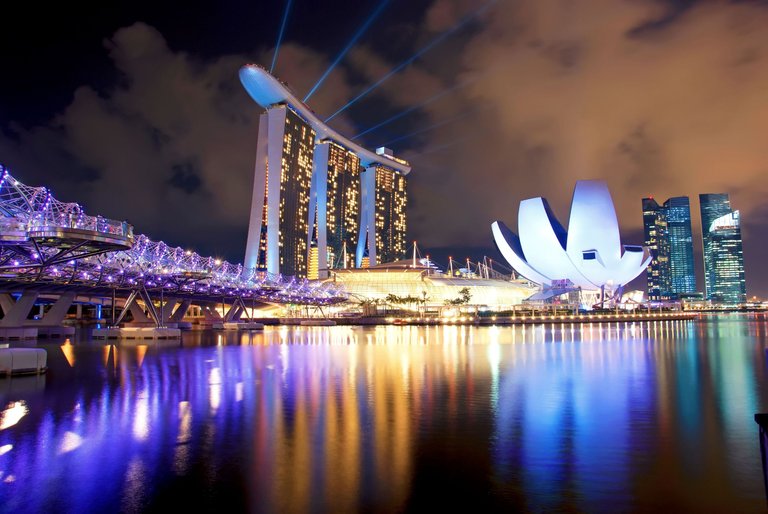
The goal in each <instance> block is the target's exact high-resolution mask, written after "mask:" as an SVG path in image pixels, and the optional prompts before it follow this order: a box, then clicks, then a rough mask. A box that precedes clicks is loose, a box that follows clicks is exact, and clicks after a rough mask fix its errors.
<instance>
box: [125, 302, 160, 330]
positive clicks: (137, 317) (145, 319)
mask: <svg viewBox="0 0 768 514" xmlns="http://www.w3.org/2000/svg"><path fill="white" fill-rule="evenodd" d="M128 310H130V311H131V314H132V315H133V322H134V323H141V324H147V325H148V324H152V325H154V324H155V322H154V321H152V320H151V319H150V318H149V316H147V315H146V313H145V312H144V309H142V308H141V306H140V305H139V304H138V303H137V302H136V301H133V302H131V305H130V306H129V307H128Z"/></svg>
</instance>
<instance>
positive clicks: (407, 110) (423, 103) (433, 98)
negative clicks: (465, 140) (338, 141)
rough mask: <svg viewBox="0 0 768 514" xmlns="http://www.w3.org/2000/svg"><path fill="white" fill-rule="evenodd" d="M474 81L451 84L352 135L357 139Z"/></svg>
mask: <svg viewBox="0 0 768 514" xmlns="http://www.w3.org/2000/svg"><path fill="white" fill-rule="evenodd" d="M474 81H475V79H470V80H467V81H464V82H462V83H460V84H456V85H453V86H451V87H449V88H447V89H444V90H442V91H440V92H439V93H437V94H436V95H432V96H430V97H429V98H427V99H426V100H424V101H423V102H421V103H419V104H417V105H414V106H411V107H409V108H407V109H405V110H404V111H401V112H399V113H397V114H395V115H394V116H390V117H389V118H387V119H386V120H384V121H382V122H380V123H377V124H376V125H374V126H372V127H369V128H367V129H365V130H364V131H362V132H360V133H359V134H357V135H356V136H354V137H352V139H357V138H359V137H362V136H364V135H366V134H368V133H369V132H373V131H374V130H376V129H378V128H381V127H383V126H384V125H387V124H389V123H392V122H393V121H395V120H399V119H400V118H402V117H403V116H406V115H408V114H410V113H412V112H413V111H415V110H417V109H421V108H422V107H426V106H427V105H429V104H431V103H433V102H436V101H437V100H439V99H441V98H442V97H444V96H445V95H447V94H449V93H453V92H454V91H456V90H457V89H461V88H463V87H465V86H467V85H469V84H470V83H472V82H474Z"/></svg>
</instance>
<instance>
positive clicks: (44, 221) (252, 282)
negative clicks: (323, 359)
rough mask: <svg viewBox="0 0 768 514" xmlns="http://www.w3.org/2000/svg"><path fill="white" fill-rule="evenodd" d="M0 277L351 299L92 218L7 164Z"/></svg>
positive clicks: (0, 199) (73, 285) (1, 190)
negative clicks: (20, 177)
mask: <svg viewBox="0 0 768 514" xmlns="http://www.w3.org/2000/svg"><path fill="white" fill-rule="evenodd" d="M0 174H1V178H0V280H1V281H4V282H5V283H6V284H8V283H16V284H19V285H21V284H24V283H26V284H29V283H34V284H35V285H46V284H47V285H51V286H58V288H63V289H78V290H83V291H88V290H92V291H95V290H109V289H112V290H115V289H116V290H135V289H137V288H140V287H144V288H146V289H147V290H149V291H153V290H154V291H158V292H159V291H162V292H163V293H165V294H166V295H170V296H176V297H188V298H193V299H196V300H203V301H204V300H210V301H217V300H221V299H222V298H226V297H229V298H241V299H252V300H257V301H262V302H269V303H283V304H289V303H290V304H305V305H329V304H335V303H340V302H343V301H346V300H347V295H346V294H345V293H344V292H343V291H342V290H341V289H339V288H337V287H333V286H332V285H330V284H321V283H317V282H310V281H307V280H300V279H295V278H292V277H283V276H282V275H277V276H275V275H270V274H268V273H266V272H265V271H261V270H256V269H246V268H244V267H243V265H242V264H232V263H229V262H227V261H224V260H220V259H216V258H213V257H203V256H201V255H198V254H197V253H195V252H192V251H189V250H184V249H182V248H179V247H171V246H169V245H167V244H166V243H164V242H162V241H152V240H151V239H150V238H148V237H147V236H144V235H134V233H133V226H131V225H129V224H128V223H126V222H124V221H122V222H120V221H114V220H110V219H106V218H103V217H101V216H89V215H87V214H86V213H85V211H84V210H83V208H82V206H80V205H79V204H77V203H64V202H60V201H58V200H56V199H55V198H53V197H52V196H51V193H50V191H48V190H47V189H46V188H45V187H30V186H27V185H25V184H23V183H21V182H19V181H18V180H16V179H15V178H14V177H13V176H11V174H10V173H9V172H8V170H7V169H6V168H4V167H3V166H0Z"/></svg>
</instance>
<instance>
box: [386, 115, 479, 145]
mask: <svg viewBox="0 0 768 514" xmlns="http://www.w3.org/2000/svg"><path fill="white" fill-rule="evenodd" d="M483 109H487V107H475V108H473V109H469V110H466V111H463V112H460V113H459V114H456V115H455V116H451V117H450V118H448V119H445V120H443V121H439V122H437V123H433V124H432V125H429V126H427V127H424V128H422V129H419V130H415V131H413V132H409V133H408V134H405V135H403V136H399V137H396V138H395V139H390V140H389V141H386V142H385V143H381V146H388V145H390V144H392V143H396V142H398V141H402V140H403V139H408V138H409V137H413V136H417V135H419V134H423V133H424V132H429V131H430V130H435V129H437V128H440V127H443V126H445V125H448V124H450V123H453V122H454V121H456V120H460V119H462V118H466V117H467V116H469V115H470V114H473V113H475V112H478V111H481V110H483Z"/></svg>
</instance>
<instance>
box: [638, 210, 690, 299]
mask: <svg viewBox="0 0 768 514" xmlns="http://www.w3.org/2000/svg"><path fill="white" fill-rule="evenodd" d="M643 228H644V231H645V244H646V246H648V247H649V248H650V250H651V255H652V260H651V264H650V265H649V266H648V298H650V299H651V300H670V299H678V298H680V297H681V296H684V295H689V294H694V293H696V272H695V269H694V260H693V235H692V233H691V207H690V202H689V200H688V197H687V196H677V197H673V198H670V199H669V200H667V201H666V202H664V205H659V204H658V203H657V202H656V200H654V199H653V198H643Z"/></svg>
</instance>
